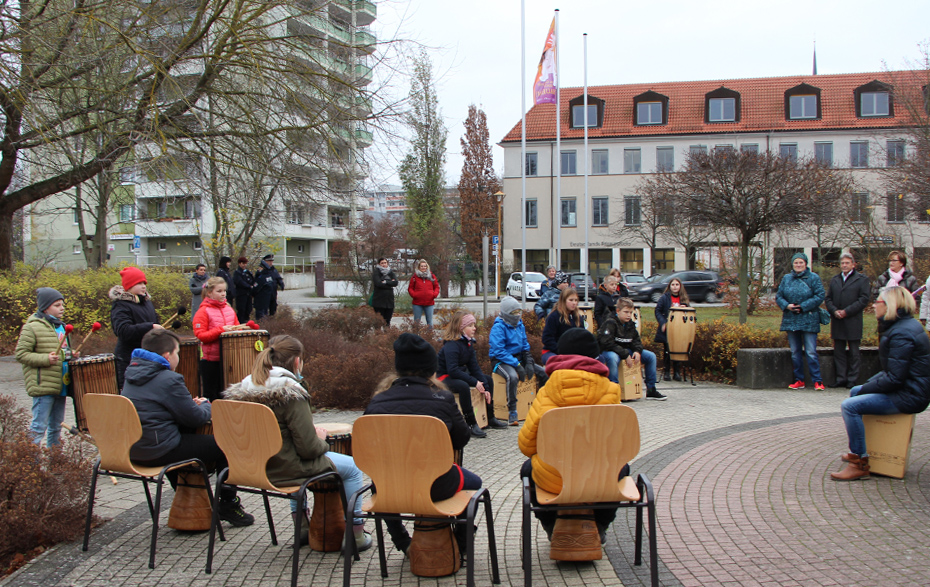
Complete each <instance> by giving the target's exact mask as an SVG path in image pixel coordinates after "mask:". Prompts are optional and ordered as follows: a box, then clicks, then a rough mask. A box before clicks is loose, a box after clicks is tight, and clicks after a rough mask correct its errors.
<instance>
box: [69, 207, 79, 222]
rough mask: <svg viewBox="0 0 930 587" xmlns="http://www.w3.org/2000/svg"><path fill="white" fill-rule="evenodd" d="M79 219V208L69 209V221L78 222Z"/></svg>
mask: <svg viewBox="0 0 930 587" xmlns="http://www.w3.org/2000/svg"><path fill="white" fill-rule="evenodd" d="M80 221H81V210H80V209H79V208H72V209H71V223H72V224H78V223H79V222H80Z"/></svg>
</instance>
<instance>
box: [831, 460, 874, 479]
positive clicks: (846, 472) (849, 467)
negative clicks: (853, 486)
mask: <svg viewBox="0 0 930 587" xmlns="http://www.w3.org/2000/svg"><path fill="white" fill-rule="evenodd" d="M830 476H831V477H833V479H834V480H836V481H855V480H857V479H868V478H869V457H867V456H865V457H859V462H858V463H854V462H852V461H850V462H848V463H846V468H845V469H843V470H842V471H840V472H839V473H830Z"/></svg>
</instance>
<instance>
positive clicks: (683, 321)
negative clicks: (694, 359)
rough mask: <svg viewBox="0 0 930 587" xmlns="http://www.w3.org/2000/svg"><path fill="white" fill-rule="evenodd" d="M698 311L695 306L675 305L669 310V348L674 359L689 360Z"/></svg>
mask: <svg viewBox="0 0 930 587" xmlns="http://www.w3.org/2000/svg"><path fill="white" fill-rule="evenodd" d="M696 315H697V313H696V312H695V311H694V308H688V307H684V306H675V307H674V308H672V309H671V310H669V312H668V326H667V327H666V330H667V333H666V334H667V336H668V350H669V354H670V355H671V359H672V360H673V361H687V360H689V358H690V357H689V354H690V353H691V345H692V344H694V332H695V330H697V317H696Z"/></svg>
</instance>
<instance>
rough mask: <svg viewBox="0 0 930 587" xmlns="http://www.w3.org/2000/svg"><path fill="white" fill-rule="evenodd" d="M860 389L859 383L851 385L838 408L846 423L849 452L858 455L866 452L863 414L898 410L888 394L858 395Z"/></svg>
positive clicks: (883, 414)
mask: <svg viewBox="0 0 930 587" xmlns="http://www.w3.org/2000/svg"><path fill="white" fill-rule="evenodd" d="M861 391H862V386H861V385H857V386H855V387H853V388H852V389H851V390H850V391H849V397H848V398H846V399H844V400H843V403H842V404H840V409H841V410H842V411H843V423H844V424H846V435H847V436H848V437H849V452H851V453H853V454H856V455H859V456H862V455H865V454H868V453H867V452H866V447H865V425H864V424H863V423H862V416H863V414H876V415H879V416H887V415H888V414H897V413H899V412H900V410H898V408H896V407H895V405H894V402H893V401H891V397H890V396H887V395H885V394H884V393H867V394H865V395H859V392H861Z"/></svg>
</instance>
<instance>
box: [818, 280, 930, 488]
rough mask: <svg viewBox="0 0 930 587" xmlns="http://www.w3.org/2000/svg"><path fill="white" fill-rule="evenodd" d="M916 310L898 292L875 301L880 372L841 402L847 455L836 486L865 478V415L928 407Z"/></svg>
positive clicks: (927, 353) (903, 291)
mask: <svg viewBox="0 0 930 587" xmlns="http://www.w3.org/2000/svg"><path fill="white" fill-rule="evenodd" d="M915 309H916V304H915V303H914V297H913V296H912V295H911V292H910V291H908V290H907V288H905V287H901V286H897V287H889V288H886V289H884V290H882V291H881V293H880V294H879V296H878V299H877V300H875V315H876V316H877V317H878V331H879V333H880V334H881V338H880V340H879V343H878V358H879V361H881V365H882V370H881V371H880V372H878V373H876V374H875V375H873V376H872V378H871V379H869V380H868V381H867V382H866V383H865V385H857V386H855V387H853V388H852V389H851V390H850V392H849V397H848V398H846V399H845V400H843V404H842V411H843V423H844V424H845V425H846V435H847V436H848V437H849V453H847V454H845V455H843V457H842V459H843V460H844V461H845V462H846V467H845V468H844V469H843V470H842V471H840V472H839V473H830V476H831V477H833V478H834V479H835V480H837V481H854V480H856V479H868V478H869V454H868V451H867V450H866V446H865V426H864V425H863V423H862V416H863V415H864V414H878V415H888V414H898V413H900V414H919V413H920V412H923V411H924V410H926V409H927V406H928V405H930V339H928V338H927V333H926V332H924V329H923V327H922V326H921V325H920V322H918V321H917V320H915V319H914V310H915Z"/></svg>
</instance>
